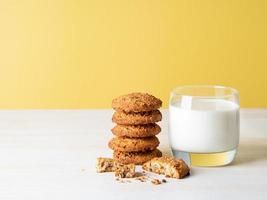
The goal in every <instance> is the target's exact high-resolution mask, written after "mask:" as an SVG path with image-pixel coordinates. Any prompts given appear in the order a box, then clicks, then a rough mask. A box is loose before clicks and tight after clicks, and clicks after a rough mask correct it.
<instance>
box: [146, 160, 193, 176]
mask: <svg viewBox="0 0 267 200" xmlns="http://www.w3.org/2000/svg"><path fill="white" fill-rule="evenodd" d="M142 168H143V169H144V170H146V171H150V172H154V173H157V174H163V175H165V176H166V177H170V178H177V179H181V178H184V177H185V176H187V175H188V174H189V171H190V169H189V167H188V166H187V165H186V163H185V162H184V161H183V160H182V159H175V158H173V157H168V156H164V157H160V158H153V159H152V160H150V161H148V162H146V163H144V164H143V166H142Z"/></svg>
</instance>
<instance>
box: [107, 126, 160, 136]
mask: <svg viewBox="0 0 267 200" xmlns="http://www.w3.org/2000/svg"><path fill="white" fill-rule="evenodd" d="M160 131H161V128H160V126H159V125H157V124H155V123H154V124H145V125H116V126H115V127H114V128H112V129H111V132H112V133H113V134H114V135H116V136H118V137H124V136H125V137H130V138H143V137H151V136H154V135H157V134H159V133H160Z"/></svg>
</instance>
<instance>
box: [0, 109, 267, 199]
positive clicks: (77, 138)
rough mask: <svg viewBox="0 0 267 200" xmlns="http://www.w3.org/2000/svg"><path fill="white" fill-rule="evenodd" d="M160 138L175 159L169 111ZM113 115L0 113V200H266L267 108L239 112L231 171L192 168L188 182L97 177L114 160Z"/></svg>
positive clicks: (162, 146) (105, 112) (89, 112)
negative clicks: (98, 164) (98, 168)
mask: <svg viewBox="0 0 267 200" xmlns="http://www.w3.org/2000/svg"><path fill="white" fill-rule="evenodd" d="M163 113H164V115H163V116H164V120H163V122H162V123H161V126H162V129H163V131H162V133H161V134H160V135H159V138H160V141H161V144H160V149H161V150H162V151H163V152H164V153H165V154H169V147H168V142H167V131H168V130H167V112H166V111H164V112H163ZM111 115H112V111H111V110H61V111H59V110H48V111H43V110H39V111H38V110H25V111H23V110H21V111H0V199H1V200H7V199H16V200H18V199H20V200H21V199H22V200H31V199H34V200H40V199H47V200H61V199H62V200H69V199H75V200H85V199H86V200H89V199H98V200H102V199H103V200H104V199H105V200H106V199H116V200H119V199H127V200H128V199H129V200H130V199H135V200H136V199H151V200H152V199H153V200H154V199H167V198H169V199H181V200H183V199H197V200H201V199H205V200H207V199H224V200H225V199H227V200H229V199H249V200H255V199H267V110H242V111H241V142H240V148H239V153H238V156H237V158H236V160H235V162H234V163H233V164H232V165H230V166H227V167H217V168H198V167H193V171H192V175H191V176H190V177H189V178H186V179H183V180H168V182H167V183H166V184H161V185H158V186H155V185H153V184H151V183H150V182H145V183H142V182H139V181H132V182H131V183H119V182H117V181H115V178H114V175H113V174H112V173H105V174H97V173H96V172H95V159H96V158H97V157H99V156H111V153H112V152H111V151H110V150H109V149H108V147H107V142H108V140H109V139H110V138H111V137H112V134H111V132H110V131H109V130H110V128H111V127H112V126H113V124H112V123H111Z"/></svg>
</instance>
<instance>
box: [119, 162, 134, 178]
mask: <svg viewBox="0 0 267 200" xmlns="http://www.w3.org/2000/svg"><path fill="white" fill-rule="evenodd" d="M115 176H116V177H119V178H133V177H134V176H135V165H134V164H128V165H123V164H119V163H116V170H115Z"/></svg>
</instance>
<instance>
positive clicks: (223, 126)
mask: <svg viewBox="0 0 267 200" xmlns="http://www.w3.org/2000/svg"><path fill="white" fill-rule="evenodd" d="M169 142H170V145H171V149H172V153H173V155H174V156H175V157H179V158H182V159H184V160H185V162H187V164H190V165H196V166H221V165H227V164H229V163H231V162H232V161H233V160H234V158H235V155H236V152H237V147H238V143H239V95H238V92H237V90H235V89H233V88H230V87H224V86H212V85H196V86H181V87H176V88H175V89H173V90H172V92H171V96H170V102H169Z"/></svg>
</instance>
